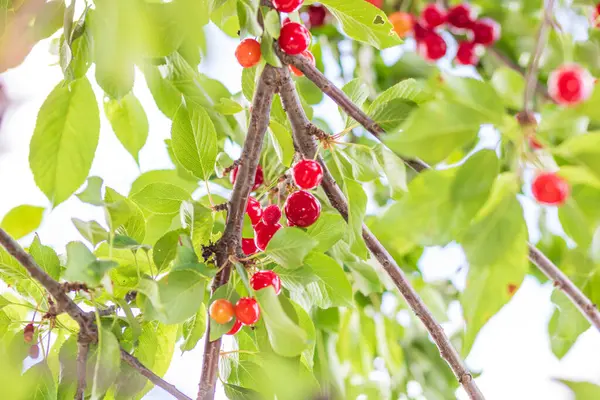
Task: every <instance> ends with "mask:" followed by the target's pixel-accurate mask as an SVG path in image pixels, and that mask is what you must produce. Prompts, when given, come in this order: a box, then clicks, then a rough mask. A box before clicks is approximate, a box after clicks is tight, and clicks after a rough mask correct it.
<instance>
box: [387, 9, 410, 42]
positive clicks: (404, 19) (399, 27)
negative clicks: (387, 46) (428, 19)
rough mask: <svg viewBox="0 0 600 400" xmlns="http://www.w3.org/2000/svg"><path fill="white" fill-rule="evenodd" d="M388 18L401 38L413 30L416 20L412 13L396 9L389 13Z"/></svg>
mask: <svg viewBox="0 0 600 400" xmlns="http://www.w3.org/2000/svg"><path fill="white" fill-rule="evenodd" d="M388 19H389V20H390V23H391V24H392V26H393V27H394V31H395V32H396V33H397V34H398V36H400V37H401V38H404V37H406V35H408V34H409V33H410V32H411V31H412V30H413V28H414V25H415V22H416V21H415V18H414V17H413V15H412V14H409V13H405V12H402V11H396V12H393V13H391V14H390V15H389V16H388Z"/></svg>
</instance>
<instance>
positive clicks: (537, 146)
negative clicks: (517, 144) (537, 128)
mask: <svg viewBox="0 0 600 400" xmlns="http://www.w3.org/2000/svg"><path fill="white" fill-rule="evenodd" d="M529 147H531V148H532V149H533V150H540V149H543V148H544V146H543V145H542V144H541V143H540V142H539V141H538V140H537V139H536V137H535V136H533V135H532V136H529Z"/></svg>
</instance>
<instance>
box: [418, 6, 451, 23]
mask: <svg viewBox="0 0 600 400" xmlns="http://www.w3.org/2000/svg"><path fill="white" fill-rule="evenodd" d="M421 19H422V20H423V24H424V25H425V26H426V27H427V28H430V29H433V28H436V27H438V26H440V25H442V24H443V23H444V22H446V12H445V11H444V9H443V8H441V7H440V6H438V5H437V4H434V3H430V4H428V5H427V7H425V8H424V9H423V11H422V12H421Z"/></svg>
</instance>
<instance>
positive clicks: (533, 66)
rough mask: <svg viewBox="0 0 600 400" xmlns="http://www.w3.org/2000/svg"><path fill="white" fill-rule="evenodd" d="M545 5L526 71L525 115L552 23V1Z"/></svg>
mask: <svg viewBox="0 0 600 400" xmlns="http://www.w3.org/2000/svg"><path fill="white" fill-rule="evenodd" d="M545 3H546V4H545V6H544V16H543V17H542V22H541V23H540V28H539V30H538V33H537V37H536V42H535V48H534V51H533V57H532V58H531V62H530V63H529V68H528V69H527V74H526V75H525V94H524V96H523V110H524V111H525V112H526V113H529V112H531V110H532V108H531V107H532V105H531V102H532V100H533V94H534V92H535V90H536V87H537V84H538V78H537V75H538V67H539V64H540V59H541V58H542V54H543V52H544V48H545V47H546V42H547V41H548V31H549V29H550V24H551V23H552V11H553V10H554V0H546V1H545Z"/></svg>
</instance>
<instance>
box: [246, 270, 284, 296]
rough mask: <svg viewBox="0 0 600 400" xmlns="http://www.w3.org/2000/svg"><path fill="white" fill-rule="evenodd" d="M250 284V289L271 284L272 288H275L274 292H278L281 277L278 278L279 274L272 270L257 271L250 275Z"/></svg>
mask: <svg viewBox="0 0 600 400" xmlns="http://www.w3.org/2000/svg"><path fill="white" fill-rule="evenodd" d="M250 286H252V289H254V290H260V289H264V288H266V287H267V286H273V289H275V294H279V293H280V292H281V279H279V275H277V274H276V273H275V272H273V271H269V270H264V271H258V272H257V273H255V274H254V275H252V278H250Z"/></svg>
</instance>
